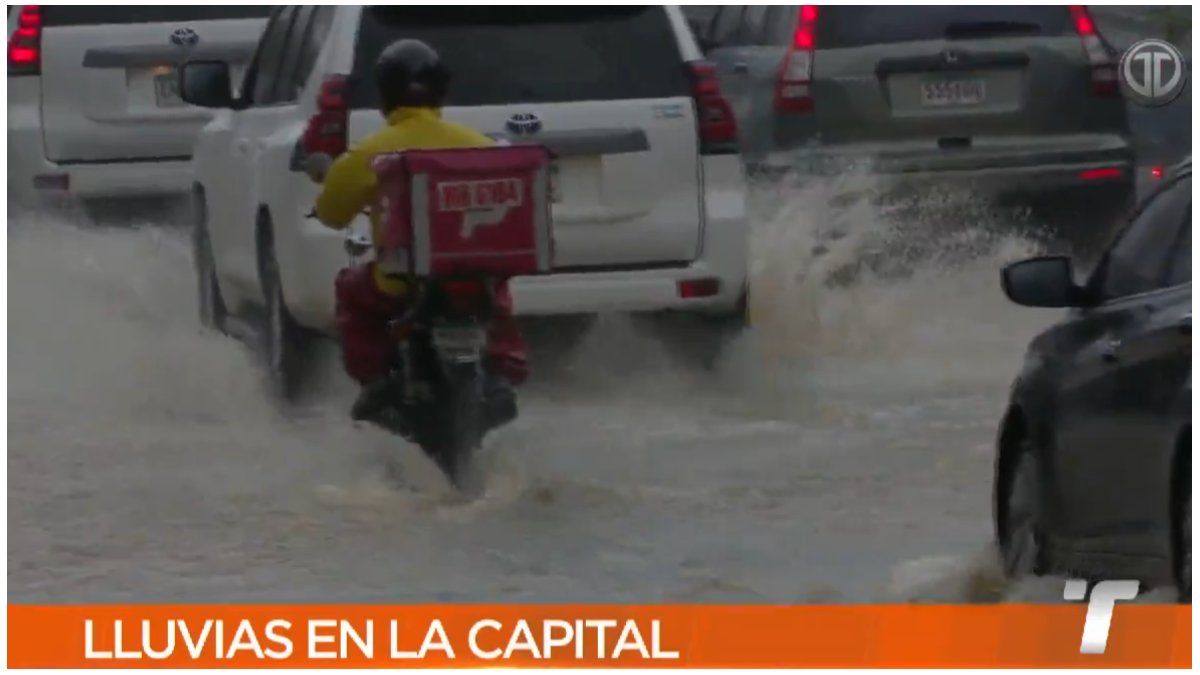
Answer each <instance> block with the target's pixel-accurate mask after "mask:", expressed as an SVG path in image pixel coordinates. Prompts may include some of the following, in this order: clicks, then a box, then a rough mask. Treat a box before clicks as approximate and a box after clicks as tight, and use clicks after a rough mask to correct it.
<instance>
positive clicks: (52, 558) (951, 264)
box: [8, 185, 1060, 602]
mask: <svg viewBox="0 0 1200 675" xmlns="http://www.w3.org/2000/svg"><path fill="white" fill-rule="evenodd" d="M845 187H846V186H844V185H833V186H828V185H815V186H805V187H794V188H784V189H773V190H763V191H761V194H759V195H758V196H757V197H756V203H757V206H756V210H757V211H758V213H759V215H758V216H757V217H756V222H755V225H754V234H753V246H752V250H753V264H754V269H753V289H754V295H753V302H752V315H753V321H754V329H753V330H752V331H751V332H750V333H749V334H748V335H747V336H745V337H744V338H742V339H741V340H740V341H739V342H738V343H737V344H735V345H734V346H733V348H732V349H731V350H730V352H729V353H728V354H727V356H726V358H725V359H724V361H723V362H722V363H721V365H720V368H719V369H718V370H717V371H716V372H712V373H710V372H702V371H697V370H694V369H692V368H691V367H690V366H688V365H686V364H684V363H681V362H680V361H679V360H677V359H675V358H673V355H672V354H671V353H669V352H668V351H667V350H666V349H665V348H664V347H663V346H662V345H661V344H660V343H659V342H657V341H655V340H653V339H651V338H650V337H647V336H646V335H644V334H643V333H641V332H640V331H638V330H637V329H636V327H635V326H633V325H631V324H630V323H629V322H628V321H626V320H623V319H621V318H619V317H605V318H603V319H602V320H601V321H600V322H599V324H598V325H597V327H596V328H595V330H594V331H593V332H592V333H591V334H590V335H589V336H588V338H587V339H586V342H585V343H584V344H583V346H582V347H581V349H580V350H579V352H578V353H577V354H576V355H575V357H574V358H573V359H572V360H571V361H570V362H569V363H568V364H566V365H565V366H563V367H561V369H560V370H559V371H558V372H553V373H547V372H539V373H538V377H537V381H535V382H534V383H532V384H531V385H529V386H528V387H527V388H526V389H525V390H524V391H523V392H522V414H521V417H520V418H519V419H518V420H517V421H516V422H515V423H514V424H512V425H511V426H509V427H507V428H505V429H503V430H502V431H500V432H498V433H496V434H495V435H494V436H492V437H491V438H489V440H488V443H487V446H486V448H485V451H484V453H483V456H482V458H481V462H482V465H481V466H482V472H483V476H484V481H485V483H484V485H485V487H484V491H483V494H482V496H480V497H479V498H477V499H472V500H464V499H462V498H460V497H458V496H456V495H455V494H454V493H453V492H452V491H451V490H449V489H448V488H447V487H446V485H445V484H444V482H443V481H442V479H441V478H440V477H439V475H438V474H437V472H436V470H435V469H434V468H433V467H432V465H431V464H429V463H428V462H427V461H426V460H425V459H424V458H423V457H422V456H421V455H420V454H419V451H417V450H416V449H415V448H413V447H411V446H407V445H406V444H404V443H403V442H400V441H398V440H396V439H394V438H392V437H390V436H388V435H386V434H384V433H382V432H378V431H375V430H373V429H370V428H365V427H359V426H356V425H354V424H353V423H351V422H350V421H349V420H348V418H347V415H346V411H347V408H348V405H349V402H350V400H351V398H352V396H353V390H352V388H351V387H350V386H349V384H348V383H347V382H346V381H345V380H344V378H343V376H342V375H341V374H340V371H339V369H338V366H337V363H336V359H335V355H334V352H333V351H332V349H330V350H327V353H326V354H325V355H324V356H325V359H326V363H325V364H324V368H323V371H322V375H323V377H322V380H323V381H322V382H321V387H320V390H319V392H318V393H316V394H315V395H313V396H312V397H310V398H309V400H307V401H306V402H305V403H303V404H302V405H301V406H300V407H298V408H293V409H285V408H283V407H281V406H280V405H278V404H276V403H274V402H273V401H272V400H271V399H270V398H269V397H268V396H267V394H266V390H265V387H264V386H263V381H262V375H261V373H260V371H259V369H258V366H257V361H256V356H255V354H254V353H253V352H252V350H251V349H249V348H247V347H246V346H245V345H243V344H240V343H238V342H236V341H233V340H231V339H229V338H226V337H222V336H219V335H215V334H212V333H209V332H205V331H204V330H202V329H201V328H200V326H199V324H198V322H197V319H196V307H195V293H194V281H193V276H192V268H191V258H190V247H189V242H188V237H187V233H186V231H185V230H183V229H182V228H181V227H180V224H178V223H175V224H170V223H141V224H140V225H137V226H134V227H121V228H96V227H94V226H91V225H89V224H87V223H81V222H79V221H77V220H74V219H73V218H70V217H64V216H58V215H49V214H45V213H41V214H37V213H34V214H28V213H26V214H11V215H12V218H11V219H10V222H9V228H8V266H9V272H8V280H9V313H8V320H9V329H8V335H9V348H8V363H9V381H8V384H9V388H8V412H9V417H8V420H9V428H8V440H9V446H8V447H9V451H8V486H9V512H8V525H9V540H8V545H9V549H8V550H9V553H8V582H9V600H10V601H11V602H65V601H71V602H106V601H107V602H133V601H158V602H162V601H175V602H198V601H199V602H216V601H331V602H353V601H360V602H367V601H370V602H408V601H633V600H637V601H680V602H710V601H747V602H760V601H761V602H766V601H770V602H805V601H824V602H856V601H872V600H952V601H953V600H989V599H996V598H1002V597H1011V596H1012V593H1013V589H1011V588H1004V587H1003V584H1001V583H1000V582H999V580H998V577H997V575H996V574H995V569H994V563H993V562H992V560H991V553H990V549H989V542H990V540H991V525H990V502H989V500H990V490H991V465H992V453H993V448H992V442H993V437H994V434H995V430H996V424H997V421H998V419H999V417H1000V414H1001V412H1002V409H1003V405H1004V402H1005V398H1006V394H1007V389H1008V386H1009V384H1010V382H1011V379H1012V377H1013V375H1014V374H1015V373H1016V371H1017V369H1018V368H1019V366H1020V360H1021V355H1022V353H1023V350H1024V347H1025V344H1026V342H1027V341H1028V339H1029V338H1030V337H1031V336H1032V335H1033V334H1034V333H1035V332H1036V331H1037V330H1038V329H1039V328H1040V327H1042V326H1044V325H1046V324H1048V323H1049V322H1050V321H1052V320H1053V319H1054V317H1055V314H1054V313H1053V312H1040V311H1034V310H1026V309H1020V308H1016V307H1014V306H1012V305H1010V304H1009V303H1007V302H1006V301H1005V300H1004V298H1003V297H1002V295H1001V292H1000V289H999V285H998V269H999V267H1000V265H1001V264H1002V263H1003V262H1005V261H1008V260H1012V259H1016V258H1020V257H1023V256H1026V255H1028V254H1029V253H1030V252H1031V251H1032V250H1034V248H1035V247H1034V246H1033V245H1032V244H1030V243H1029V242H1027V241H1024V240H1023V239H1021V238H1020V237H1015V236H1013V237H1006V236H996V235H994V233H993V234H986V233H983V232H982V229H983V228H980V227H978V225H979V223H981V222H983V221H984V220H986V219H985V218H983V217H980V218H975V219H972V220H968V221H963V222H960V223H958V225H957V227H956V228H955V229H954V231H953V232H952V233H949V234H947V233H945V232H943V233H942V234H940V235H936V241H935V242H934V243H935V245H933V246H925V247H923V252H922V253H921V254H920V255H919V256H915V257H914V258H913V259H912V261H910V262H911V264H909V265H908V269H907V271H904V270H901V271H900V272H897V271H896V270H894V269H889V270H887V273H886V274H880V275H876V274H875V273H874V272H872V271H871V270H870V269H865V270H859V271H858V272H857V273H855V274H853V275H851V276H850V277H845V275H840V273H839V272H838V270H843V269H844V268H846V266H847V265H850V266H851V267H853V265H854V264H855V261H856V260H859V259H861V256H862V251H863V247H864V246H868V245H869V241H871V240H872V239H873V238H877V237H878V235H879V234H880V233H886V231H888V230H889V229H890V228H892V227H894V225H895V218H913V217H915V218H920V217H921V216H920V215H919V214H918V215H917V216H912V215H905V214H903V213H900V214H899V215H896V214H889V213H886V212H884V210H883V209H882V207H879V206H877V205H874V204H873V203H871V202H870V200H867V199H853V198H851V199H848V200H847V199H835V198H834V197H835V195H836V194H840V193H842V192H844V188H845ZM990 224H991V225H995V224H996V223H995V222H992V223H990ZM977 230H978V231H977ZM831 231H833V232H834V234H833V235H832V238H830V237H831V235H830V234H829V233H830V232H831ZM885 239H886V237H885ZM964 242H965V243H964ZM888 250H890V249H888ZM896 255H898V256H899V255H901V254H896ZM904 255H907V254H904ZM831 275H832V276H831ZM839 275H840V276H839ZM831 279H837V280H838V281H837V282H836V283H834V282H831V281H830V280H831ZM535 368H536V364H535ZM1045 593H1046V596H1047V598H1048V599H1053V598H1054V597H1056V596H1057V595H1058V594H1060V591H1059V589H1058V587H1057V586H1055V587H1054V588H1049V587H1048V588H1047V590H1046V591H1045Z"/></svg>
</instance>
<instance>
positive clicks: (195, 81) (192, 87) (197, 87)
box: [179, 61, 234, 108]
mask: <svg viewBox="0 0 1200 675" xmlns="http://www.w3.org/2000/svg"><path fill="white" fill-rule="evenodd" d="M179 96H180V98H182V99H183V100H184V102H185V103H190V104H192V105H196V106H200V107H201V108H233V107H234V98H233V85H232V83H231V80H230V77H229V64H228V63H225V62H224V61H191V62H188V63H185V64H183V65H182V66H180V67H179Z"/></svg>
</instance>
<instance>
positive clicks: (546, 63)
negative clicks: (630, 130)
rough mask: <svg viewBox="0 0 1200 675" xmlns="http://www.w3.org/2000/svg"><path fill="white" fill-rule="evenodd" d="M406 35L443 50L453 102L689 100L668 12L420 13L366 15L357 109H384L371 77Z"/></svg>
mask: <svg viewBox="0 0 1200 675" xmlns="http://www.w3.org/2000/svg"><path fill="white" fill-rule="evenodd" d="M402 38H416V39H418V40H424V41H425V42H428V43H429V44H430V45H432V46H433V47H434V48H435V49H437V50H438V51H439V52H440V53H441V55H442V59H443V60H444V61H445V63H446V64H447V66H449V68H450V72H451V78H452V79H451V83H450V94H449V100H448V102H447V104H448V105H452V106H481V105H501V104H507V103H549V102H554V101H589V100H592V101H594V100H614V99H638V98H665V97H673V96H686V95H687V92H688V82H687V79H686V76H685V73H684V69H683V66H682V57H681V56H680V54H679V49H678V46H677V43H676V40H675V35H674V33H673V32H672V29H671V25H670V23H669V22H668V19H667V14H666V12H664V11H663V9H662V8H661V7H557V8H556V7H532V6H526V7H501V6H492V7H416V6H387V7H383V6H381V7H371V8H367V9H364V10H363V18H362V25H361V26H360V29H359V35H358V46H357V49H356V54H355V65H354V83H353V86H352V89H351V96H350V100H351V105H352V106H354V107H355V108H375V107H378V105H379V96H378V92H377V91H376V89H375V84H374V79H373V78H372V77H371V72H372V70H373V68H374V64H375V61H376V59H377V58H378V57H379V54H380V52H382V51H383V49H384V47H386V46H387V45H389V44H391V43H392V42H394V41H396V40H399V39H402Z"/></svg>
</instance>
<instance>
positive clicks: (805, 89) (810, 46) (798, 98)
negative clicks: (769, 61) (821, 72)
mask: <svg viewBox="0 0 1200 675" xmlns="http://www.w3.org/2000/svg"><path fill="white" fill-rule="evenodd" d="M817 13H818V12H817V6H816V5H801V6H800V13H799V15H798V16H797V17H796V28H795V30H794V31H793V33H792V46H791V48H790V49H789V50H788V52H787V54H785V55H784V57H783V62H782V63H780V64H779V79H778V80H777V81H776V83H775V110H777V111H779V112H809V111H811V110H812V109H813V97H812V75H813V57H814V56H815V55H816V49H817Z"/></svg>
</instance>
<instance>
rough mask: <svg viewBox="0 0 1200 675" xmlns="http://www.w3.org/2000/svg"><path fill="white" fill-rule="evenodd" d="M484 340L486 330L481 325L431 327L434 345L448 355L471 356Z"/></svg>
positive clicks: (479, 348) (477, 351)
mask: <svg viewBox="0 0 1200 675" xmlns="http://www.w3.org/2000/svg"><path fill="white" fill-rule="evenodd" d="M486 342H487V332H486V331H485V330H484V329H483V328H482V327H481V326H471V325H467V326H436V327H434V329H433V345H434V347H436V348H437V350H438V351H439V352H441V353H443V354H447V355H450V356H455V357H462V356H473V355H475V354H478V353H479V352H480V351H481V350H482V349H483V346H484V344H485V343H486Z"/></svg>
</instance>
